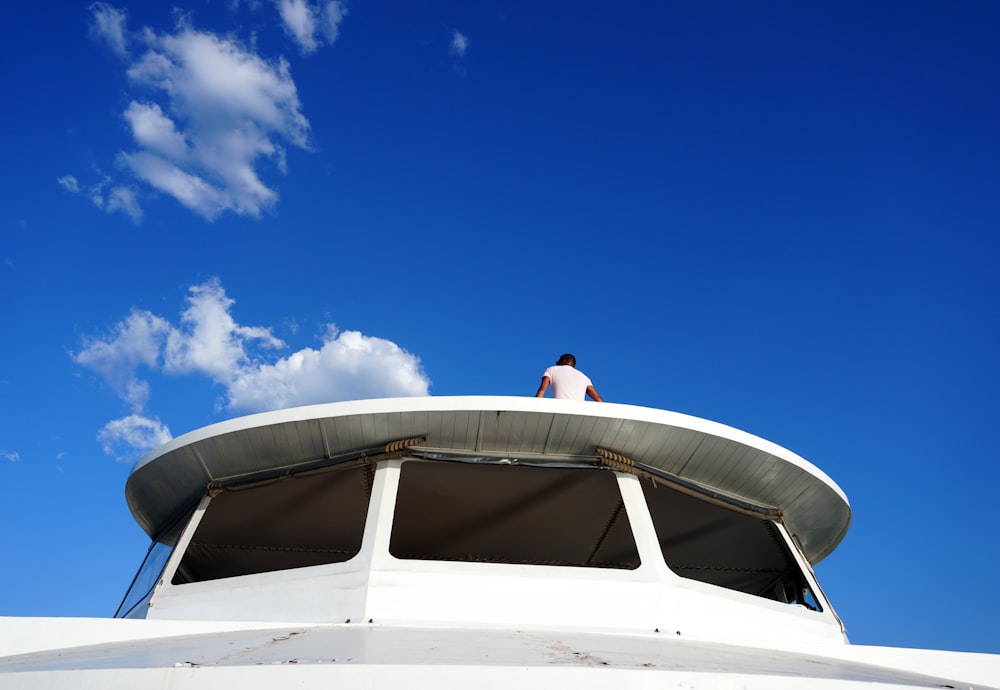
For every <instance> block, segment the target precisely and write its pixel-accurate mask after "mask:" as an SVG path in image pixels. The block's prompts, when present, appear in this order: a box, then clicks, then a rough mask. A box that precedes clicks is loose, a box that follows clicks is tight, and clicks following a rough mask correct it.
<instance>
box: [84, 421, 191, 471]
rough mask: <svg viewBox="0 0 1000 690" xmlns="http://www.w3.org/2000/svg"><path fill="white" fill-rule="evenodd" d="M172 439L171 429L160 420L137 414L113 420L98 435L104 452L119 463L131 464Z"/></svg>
mask: <svg viewBox="0 0 1000 690" xmlns="http://www.w3.org/2000/svg"><path fill="white" fill-rule="evenodd" d="M171 438H173V437H172V436H171V435H170V429H169V428H167V427H166V426H165V425H164V424H163V423H162V422H160V420H159V419H155V418H154V419H150V418H148V417H143V416H141V415H135V414H133V415H129V416H128V417H123V418H122V419H113V420H111V421H110V422H108V423H107V424H105V425H104V428H102V429H101V430H100V431H99V432H98V434H97V440H98V441H99V442H100V444H101V447H102V448H103V449H104V452H105V453H106V454H108V455H110V456H111V457H113V458H114V459H115V460H117V461H118V462H131V461H132V460H135V459H136V456H137V455H140V454H142V453H145V452H146V451H149V450H152V449H153V448H156V447H158V446H161V445H163V444H164V443H166V442H167V441H169V440H170V439H171Z"/></svg>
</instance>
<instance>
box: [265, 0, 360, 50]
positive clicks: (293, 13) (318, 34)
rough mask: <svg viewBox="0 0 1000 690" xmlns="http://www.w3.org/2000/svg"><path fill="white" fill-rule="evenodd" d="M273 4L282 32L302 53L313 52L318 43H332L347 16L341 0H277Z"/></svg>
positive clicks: (318, 45) (319, 44) (345, 7)
mask: <svg viewBox="0 0 1000 690" xmlns="http://www.w3.org/2000/svg"><path fill="white" fill-rule="evenodd" d="M275 4H276V5H277V7H278V13H279V14H280V15H281V21H282V23H283V25H284V28H285V33H287V34H288V35H289V36H290V37H291V38H292V39H293V40H294V41H295V42H296V43H297V44H298V46H299V50H300V51H302V53H304V54H308V53H312V52H314V51H315V50H316V49H317V48H319V47H320V46H321V45H324V44H327V45H329V44H332V43H334V42H335V41H336V40H337V37H338V36H339V35H340V23H341V22H342V21H343V20H344V17H345V16H347V6H346V5H345V4H344V3H343V2H337V1H333V2H325V3H310V2H306V0H277V2H276V3H275Z"/></svg>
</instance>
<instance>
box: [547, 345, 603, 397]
mask: <svg viewBox="0 0 1000 690" xmlns="http://www.w3.org/2000/svg"><path fill="white" fill-rule="evenodd" d="M550 383H551V384H552V397H553V398H557V399H561V400H583V399H584V395H589V396H590V397H591V398H593V399H594V400H596V401H597V402H604V400H603V399H602V398H601V396H600V394H599V393H598V392H597V389H595V388H594V384H593V383H591V381H590V379H589V378H587V375H586V374H584V373H583V372H582V371H578V370H577V368H576V357H574V356H573V355H570V354H566V355H563V356H562V357H560V358H559V361H558V362H556V365H555V366H554V367H549V368H548V369H546V370H545V373H544V374H542V383H541V385H539V386H538V391H537V392H536V393H535V397H536V398H544V397H545V391H546V389H548V387H549V384H550Z"/></svg>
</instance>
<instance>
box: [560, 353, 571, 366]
mask: <svg viewBox="0 0 1000 690" xmlns="http://www.w3.org/2000/svg"><path fill="white" fill-rule="evenodd" d="M556 364H557V365H562V364H568V365H570V366H571V367H575V366H576V357H574V356H573V355H571V354H569V353H567V354H565V355H563V356H562V357H560V358H559V361H558V362H556Z"/></svg>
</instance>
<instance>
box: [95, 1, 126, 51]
mask: <svg viewBox="0 0 1000 690" xmlns="http://www.w3.org/2000/svg"><path fill="white" fill-rule="evenodd" d="M90 12H91V23H90V35H91V36H93V37H94V38H96V39H97V40H98V41H100V42H102V43H104V45H106V46H107V47H108V48H110V49H111V52H113V53H114V54H115V55H117V56H119V57H125V56H126V55H127V54H128V34H127V32H126V28H125V11H124V10H119V9H116V8H114V7H111V6H110V5H108V4H106V3H103V2H95V3H94V4H93V5H91V6H90Z"/></svg>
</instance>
